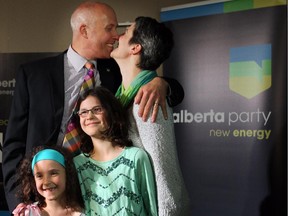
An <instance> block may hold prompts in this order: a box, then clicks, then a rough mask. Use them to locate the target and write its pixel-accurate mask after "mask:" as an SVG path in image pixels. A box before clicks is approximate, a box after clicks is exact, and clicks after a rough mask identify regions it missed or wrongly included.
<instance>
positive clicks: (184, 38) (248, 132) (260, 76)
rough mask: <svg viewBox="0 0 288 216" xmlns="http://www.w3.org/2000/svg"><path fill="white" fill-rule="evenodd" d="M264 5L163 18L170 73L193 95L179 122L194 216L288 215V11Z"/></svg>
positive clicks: (240, 4)
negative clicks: (170, 40)
mask: <svg viewBox="0 0 288 216" xmlns="http://www.w3.org/2000/svg"><path fill="white" fill-rule="evenodd" d="M251 2H252V4H250V5H249V4H248V3H251ZM257 2H258V3H259V2H260V1H254V7H253V1H244V0H243V1H232V2H227V3H217V4H213V5H206V6H201V7H195V8H186V9H181V10H178V9H177V10H175V11H174V10H171V11H170V10H169V11H162V12H161V18H162V20H163V21H164V22H166V24H167V26H168V27H169V28H170V29H171V30H172V31H173V32H174V39H175V47H174V49H173V51H172V55H171V56H170V58H169V59H168V60H167V62H165V64H164V67H163V72H164V75H165V76H170V77H174V78H176V79H177V80H179V81H180V83H181V84H182V85H183V87H184V90H185V98H184V101H183V102H182V104H180V105H179V106H177V107H176V108H175V109H174V122H175V131H176V140H177V146H178V155H179V160H180V164H181V169H182V172H183V175H184V179H185V182H186V185H187V188H188V190H189V194H190V199H191V208H192V214H191V215H196V216H200V215H201V216H231V215H233V216H258V215H274V216H276V215H277V216H279V215H286V194H287V187H286V184H287V165H286V156H287V154H286V153H287V148H286V145H287V116H286V114H287V91H286V89H287V51H286V47H287V44H286V42H287V35H286V34H287V33H286V32H287V7H286V5H285V4H286V2H285V4H283V1H277V3H278V4H279V5H276V6H275V5H271V4H270V5H268V2H269V3H271V2H272V3H273V1H262V3H264V4H266V5H264V6H263V5H262V6H263V7H258V8H256V7H255V5H257V4H256V3H257ZM275 2H276V1H275ZM279 2H280V3H279ZM260 3H261V2H260ZM260 3H259V4H260ZM258 6H259V5H258ZM268 6H269V7H268ZM237 8H238V10H236V9H237ZM239 10H241V11H239ZM193 12H195V13H193ZM189 14H190V17H192V18H189Z"/></svg>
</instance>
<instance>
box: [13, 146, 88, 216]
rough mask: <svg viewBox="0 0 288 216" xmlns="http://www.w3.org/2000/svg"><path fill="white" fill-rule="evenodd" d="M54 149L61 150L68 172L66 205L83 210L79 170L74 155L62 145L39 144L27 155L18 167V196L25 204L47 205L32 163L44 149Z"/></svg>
mask: <svg viewBox="0 0 288 216" xmlns="http://www.w3.org/2000/svg"><path fill="white" fill-rule="evenodd" d="M47 148H49V149H54V150H56V151H58V152H60V153H61V154H62V155H63V156H64V159H65V172H66V189H65V192H64V193H65V198H66V200H65V205H66V206H65V207H67V208H71V209H72V211H82V209H84V201H83V198H82V195H81V189H80V184H79V180H78V176H77V171H76V168H75V166H74V163H73V155H72V154H71V153H70V152H69V151H68V150H67V149H64V148H62V147H60V146H53V147H51V146H50V145H49V147H48V146H38V147H36V148H34V149H33V150H32V152H31V154H30V155H27V156H26V157H25V158H24V159H23V160H22V161H21V164H20V166H19V167H18V172H17V174H18V178H17V181H18V184H19V185H20V187H19V190H18V192H17V197H19V198H20V200H21V201H22V202H23V203H25V204H31V203H34V202H38V206H39V207H40V208H42V207H45V206H46V202H45V198H44V197H43V196H41V195H40V194H39V193H38V191H37V188H36V182H35V179H34V175H33V171H32V168H31V163H32V159H33V157H34V156H35V155H36V154H37V153H38V152H39V151H41V150H43V149H47Z"/></svg>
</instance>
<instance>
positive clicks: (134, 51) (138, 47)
mask: <svg viewBox="0 0 288 216" xmlns="http://www.w3.org/2000/svg"><path fill="white" fill-rule="evenodd" d="M141 50H142V46H141V45H140V44H134V45H133V47H132V49H131V52H132V54H133V55H136V54H139V53H140V52H141Z"/></svg>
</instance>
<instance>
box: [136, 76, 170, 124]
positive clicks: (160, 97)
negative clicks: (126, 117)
mask: <svg viewBox="0 0 288 216" xmlns="http://www.w3.org/2000/svg"><path fill="white" fill-rule="evenodd" d="M167 89H168V83H167V82H166V81H165V80H164V79H162V78H160V77H155V78H154V79H153V80H151V81H150V82H149V83H147V84H146V85H144V86H142V87H141V88H140V89H139V91H138V93H137V95H136V97H135V103H136V104H139V112H138V115H139V116H140V117H142V119H143V121H147V119H148V117H149V114H150V111H151V110H152V117H151V121H152V122H155V121H156V118H157V115H158V110H159V106H160V107H161V109H162V112H163V116H164V118H165V119H167V118H168V114H167V109H166V95H167Z"/></svg>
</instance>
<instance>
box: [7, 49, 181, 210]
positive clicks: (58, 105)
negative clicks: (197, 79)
mask: <svg viewBox="0 0 288 216" xmlns="http://www.w3.org/2000/svg"><path fill="white" fill-rule="evenodd" d="M64 54H65V52H64V53H62V54H60V55H58V56H55V57H50V58H45V59H42V60H38V61H35V62H32V63H27V64H25V65H22V66H20V68H19V71H18V73H17V76H16V88H15V92H14V98H13V102H12V106H11V110H10V117H9V124H8V127H7V130H6V134H5V142H4V145H3V158H2V159H3V161H2V169H3V178H4V187H5V194H6V200H7V203H8V206H9V209H10V211H12V210H13V209H14V208H15V207H16V205H18V204H19V202H18V201H17V199H16V198H15V194H16V190H17V186H16V185H17V184H16V182H15V174H16V171H17V169H16V168H17V167H18V165H19V163H20V161H21V160H22V159H23V157H24V156H25V154H26V153H29V151H31V150H32V149H33V148H34V147H36V146H39V145H43V144H49V143H54V144H55V143H56V141H57V138H58V135H59V131H60V126H61V121H62V116H63V109H64ZM97 69H98V71H99V73H100V79H101V85H102V86H104V87H106V88H108V89H109V90H111V91H112V92H113V93H115V92H116V90H117V89H118V87H119V85H120V84H121V81H122V78H121V74H120V70H119V67H118V65H117V63H116V62H115V61H114V60H113V59H98V60H97ZM165 79H166V78H165ZM166 80H167V81H168V83H169V85H170V88H171V89H172V92H173V94H172V95H171V97H170V99H169V102H170V105H172V106H173V105H175V104H178V103H180V102H181V101H182V99H183V97H184V92H183V89H182V86H181V85H180V84H179V83H178V82H177V81H176V80H173V79H166Z"/></svg>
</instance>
